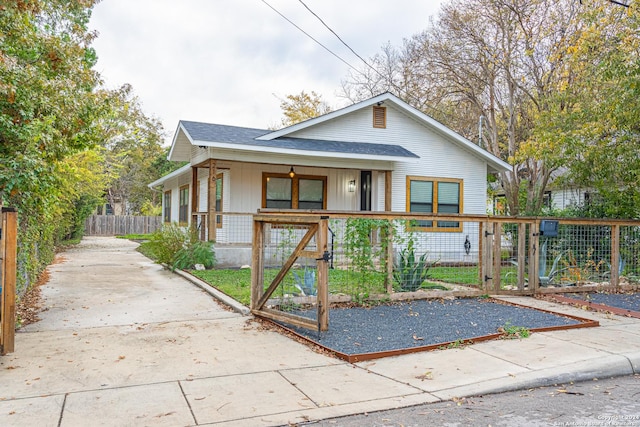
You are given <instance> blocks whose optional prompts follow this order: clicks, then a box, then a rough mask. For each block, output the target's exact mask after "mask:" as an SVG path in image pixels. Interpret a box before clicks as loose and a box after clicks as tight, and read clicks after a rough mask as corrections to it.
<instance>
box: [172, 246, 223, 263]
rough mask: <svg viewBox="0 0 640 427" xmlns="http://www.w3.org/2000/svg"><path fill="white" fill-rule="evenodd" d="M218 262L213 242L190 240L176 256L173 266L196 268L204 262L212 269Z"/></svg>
mask: <svg viewBox="0 0 640 427" xmlns="http://www.w3.org/2000/svg"><path fill="white" fill-rule="evenodd" d="M215 263H216V256H215V253H214V252H213V243H212V242H202V241H196V242H189V243H187V245H186V246H185V247H183V248H182V249H180V250H179V251H178V253H177V254H176V256H175V261H174V263H173V268H178V269H180V270H187V269H192V268H195V265H196V264H202V265H204V267H205V268H207V269H210V268H213V266H214V265H215Z"/></svg>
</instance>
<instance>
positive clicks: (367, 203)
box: [360, 171, 371, 211]
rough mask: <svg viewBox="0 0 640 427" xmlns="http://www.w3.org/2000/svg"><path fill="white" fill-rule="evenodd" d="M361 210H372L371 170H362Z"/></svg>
mask: <svg viewBox="0 0 640 427" xmlns="http://www.w3.org/2000/svg"><path fill="white" fill-rule="evenodd" d="M360 210H361V211H370V210H371V171H360Z"/></svg>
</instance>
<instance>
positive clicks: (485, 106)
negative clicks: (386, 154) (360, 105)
mask: <svg viewBox="0 0 640 427" xmlns="http://www.w3.org/2000/svg"><path fill="white" fill-rule="evenodd" d="M579 7H580V5H579V3H578V2H557V1H553V0H451V1H449V2H446V3H444V4H443V5H442V8H441V10H440V13H439V15H438V17H437V18H436V19H434V20H433V21H432V22H431V25H430V26H429V27H428V28H427V29H426V30H425V31H423V32H421V33H419V34H416V35H414V36H412V37H410V38H409V39H407V40H405V42H404V46H403V47H402V49H401V50H400V49H395V50H394V49H392V48H391V47H389V46H387V47H385V48H384V49H383V52H382V54H379V55H377V56H376V57H374V58H373V59H372V67H373V70H371V69H368V70H364V71H363V72H362V74H351V76H350V78H349V80H348V81H347V82H346V83H345V84H343V88H344V92H345V95H346V96H347V97H349V98H351V99H353V100H354V101H355V100H358V98H359V99H361V98H362V97H366V96H370V95H373V94H376V93H379V92H381V91H383V90H390V91H392V92H394V93H396V94H398V95H399V96H400V97H402V98H403V99H404V100H406V101H407V102H408V103H409V104H411V105H413V106H414V107H416V108H418V109H420V110H422V111H424V112H425V113H427V114H429V115H431V116H433V117H434V118H436V119H437V120H440V121H442V122H443V123H445V124H447V125H448V126H449V127H451V128H452V129H454V130H456V131H457V132H459V133H460V134H462V135H463V136H465V137H467V138H469V139H470V140H472V141H479V140H480V141H479V143H480V145H482V146H483V147H484V148H486V149H487V150H488V151H489V152H491V153H492V154H494V155H496V156H498V157H500V158H502V159H504V160H507V161H509V162H510V163H512V164H513V165H514V167H513V170H511V171H507V172H504V173H501V174H500V175H499V176H498V181H499V184H500V186H501V187H502V189H503V190H504V192H505V195H506V201H507V204H508V207H509V212H510V213H511V214H513V215H518V214H525V213H526V214H533V213H537V212H539V210H540V208H541V205H542V200H543V194H544V191H545V188H546V186H547V183H548V182H549V180H550V178H551V176H552V173H553V172H554V170H555V169H556V168H558V167H559V166H560V165H561V164H562V161H561V160H562V159H561V158H560V157H559V156H557V155H556V153H555V152H554V153H549V152H542V153H531V152H523V151H522V149H521V148H522V147H523V145H524V144H526V143H527V141H529V139H530V138H531V135H532V133H531V130H532V127H533V126H534V124H535V123H536V120H537V118H538V116H539V114H540V113H541V112H544V111H546V109H547V101H546V99H547V98H548V97H549V96H550V95H551V94H553V91H555V90H556V82H557V81H558V80H560V79H561V78H562V77H563V76H562V75H561V74H560V71H562V70H563V68H562V64H563V63H564V61H565V46H566V42H567V40H568V39H569V38H570V37H571V35H572V34H573V33H574V32H575V31H576V30H577V27H578V26H579V22H578V21H577V20H576V15H577V13H578V10H579ZM354 97H355V99H354ZM479 122H481V123H482V129H483V131H482V133H481V134H480V135H479V132H478V128H479ZM523 191H524V193H525V195H526V197H524V198H521V197H520V195H521V194H522V192H523Z"/></svg>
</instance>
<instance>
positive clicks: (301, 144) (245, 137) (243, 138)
mask: <svg viewBox="0 0 640 427" xmlns="http://www.w3.org/2000/svg"><path fill="white" fill-rule="evenodd" d="M181 132H182V133H183V135H184V136H186V138H187V139H188V140H189V142H190V143H191V145H197V146H200V147H217V148H232V149H235V150H252V151H261V152H276V153H278V152H279V153H286V154H291V153H292V151H291V150H295V151H299V152H300V153H299V154H310V153H318V154H321V155H323V156H325V157H341V158H345V157H346V158H349V157H353V158H357V159H363V158H367V157H371V158H372V159H375V160H380V159H381V158H384V159H385V160H390V161H406V160H412V159H418V158H419V156H417V155H416V154H414V153H412V152H411V151H409V150H407V149H405V148H403V147H401V146H398V145H391V144H373V143H362V142H351V141H331V140H325V139H323V140H318V139H306V138H305V139H303V138H289V137H281V138H274V139H261V138H260V137H262V136H264V135H266V134H269V133H270V132H271V131H269V130H264V129H252V128H244V127H238V126H227V125H219V124H211V123H200V122H191V121H186V120H181V121H180V123H179V124H178V131H177V132H176V136H175V138H174V142H173V144H172V146H171V151H170V153H169V158H170V159H171V160H189V159H187V158H178V157H177V156H175V155H174V149H175V147H176V145H177V144H176V142H177V139H178V138H179V136H180V134H181Z"/></svg>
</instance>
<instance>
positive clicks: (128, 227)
mask: <svg viewBox="0 0 640 427" xmlns="http://www.w3.org/2000/svg"><path fill="white" fill-rule="evenodd" d="M162 224H163V222H162V217H161V216H133V215H91V216H90V217H88V218H87V219H86V220H85V223H84V234H85V235H86V236H118V235H125V234H150V233H153V232H154V231H156V230H158V229H159V228H161V227H162Z"/></svg>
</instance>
